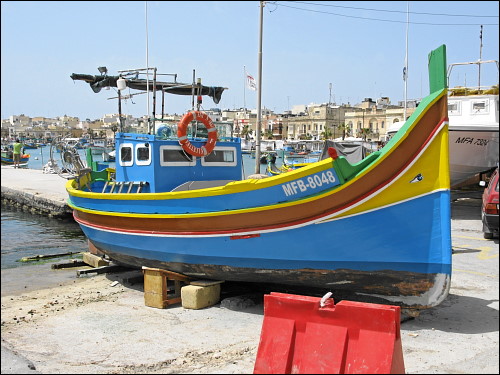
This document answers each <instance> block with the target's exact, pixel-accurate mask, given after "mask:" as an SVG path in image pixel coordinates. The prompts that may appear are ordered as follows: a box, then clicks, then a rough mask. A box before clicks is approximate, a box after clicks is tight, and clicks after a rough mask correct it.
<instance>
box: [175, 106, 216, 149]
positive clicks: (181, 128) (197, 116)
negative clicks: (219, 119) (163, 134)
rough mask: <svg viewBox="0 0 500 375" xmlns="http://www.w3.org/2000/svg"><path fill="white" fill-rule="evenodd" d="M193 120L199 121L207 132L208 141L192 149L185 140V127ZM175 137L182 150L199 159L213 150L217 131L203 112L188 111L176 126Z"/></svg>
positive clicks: (189, 143)
mask: <svg viewBox="0 0 500 375" xmlns="http://www.w3.org/2000/svg"><path fill="white" fill-rule="evenodd" d="M194 120H198V121H201V122H202V123H203V125H205V127H206V128H207V131H208V141H207V143H205V144H204V145H203V146H201V147H194V146H193V145H192V144H191V142H189V140H188V139H187V135H186V134H187V127H188V125H189V124H190V123H191V121H194ZM177 137H178V138H179V144H180V145H181V146H182V149H183V150H184V151H186V152H187V153H188V154H190V155H193V156H199V157H201V156H207V155H209V154H210V153H211V152H212V151H213V150H214V147H215V143H216V142H217V129H216V128H215V125H214V123H213V121H212V119H211V118H210V117H209V116H208V115H207V114H206V113H205V112H201V111H189V112H188V113H186V114H185V115H184V116H183V117H182V118H181V120H180V121H179V123H178V124H177Z"/></svg>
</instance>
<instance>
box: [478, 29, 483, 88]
mask: <svg viewBox="0 0 500 375" xmlns="http://www.w3.org/2000/svg"><path fill="white" fill-rule="evenodd" d="M482 54H483V25H481V32H480V33H479V64H478V68H479V76H478V79H477V89H478V90H480V89H481V57H482Z"/></svg>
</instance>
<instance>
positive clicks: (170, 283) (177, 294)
mask: <svg viewBox="0 0 500 375" xmlns="http://www.w3.org/2000/svg"><path fill="white" fill-rule="evenodd" d="M142 272H143V274H144V303H145V305H146V306H149V307H156V308H158V309H164V308H165V307H167V306H168V305H172V304H174V303H179V302H181V288H182V285H183V284H188V283H189V277H187V276H184V275H181V274H180V273H176V272H172V271H167V270H162V269H159V268H149V267H142Z"/></svg>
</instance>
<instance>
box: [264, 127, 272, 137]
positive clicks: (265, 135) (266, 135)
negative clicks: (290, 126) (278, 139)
mask: <svg viewBox="0 0 500 375" xmlns="http://www.w3.org/2000/svg"><path fill="white" fill-rule="evenodd" d="M264 137H265V138H267V139H273V132H272V131H271V130H269V129H266V131H265V133H264Z"/></svg>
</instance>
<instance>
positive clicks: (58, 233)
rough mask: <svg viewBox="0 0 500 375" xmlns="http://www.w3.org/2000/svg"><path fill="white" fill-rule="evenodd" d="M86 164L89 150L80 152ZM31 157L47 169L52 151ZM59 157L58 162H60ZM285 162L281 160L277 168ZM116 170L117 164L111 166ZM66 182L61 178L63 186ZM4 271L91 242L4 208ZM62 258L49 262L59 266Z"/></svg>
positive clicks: (69, 227)
mask: <svg viewBox="0 0 500 375" xmlns="http://www.w3.org/2000/svg"><path fill="white" fill-rule="evenodd" d="M79 151H80V155H81V157H82V160H83V161H85V150H79ZM25 153H28V154H30V159H29V161H28V166H27V168H30V169H43V166H44V165H45V164H47V162H48V161H49V158H50V147H48V146H45V147H41V148H37V149H28V150H26V151H25ZM57 160H58V159H57V157H56V161H57ZM94 160H96V161H101V160H102V156H101V155H94ZM278 163H281V161H278V160H277V164H278ZM111 166H113V164H111ZM265 170H266V166H265V165H263V164H262V165H260V173H265ZM255 172H256V163H255V158H252V157H251V156H250V155H248V154H244V155H243V173H244V176H245V177H247V176H249V175H251V174H254V173H255ZM65 181H66V180H64V179H63V178H61V184H64V183H65ZM1 219H2V222H1V230H2V249H1V254H2V255H1V261H2V269H6V268H14V267H21V266H26V265H33V264H37V262H20V259H21V258H23V257H32V256H36V255H50V254H61V253H67V252H83V251H87V249H88V247H87V241H86V238H85V236H84V234H83V232H82V231H81V229H80V227H79V225H78V224H77V223H76V222H74V221H73V220H60V219H52V218H48V217H45V216H41V215H33V214H30V213H26V212H22V211H19V210H14V209H11V208H9V207H6V206H4V205H2V211H1ZM60 260H61V258H54V259H51V260H47V261H48V262H58V261H60Z"/></svg>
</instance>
